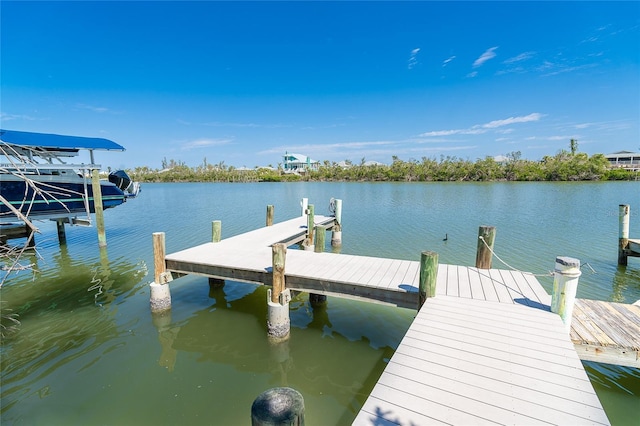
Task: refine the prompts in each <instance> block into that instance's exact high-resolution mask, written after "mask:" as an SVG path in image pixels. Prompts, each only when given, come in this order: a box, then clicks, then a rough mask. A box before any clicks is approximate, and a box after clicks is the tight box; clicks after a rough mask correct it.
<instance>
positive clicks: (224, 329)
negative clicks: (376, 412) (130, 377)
mask: <svg viewBox="0 0 640 426" xmlns="http://www.w3.org/2000/svg"><path fill="white" fill-rule="evenodd" d="M234 285H244V284H239V283H233V282H228V283H227V285H226V286H225V287H212V288H210V290H209V297H210V298H212V299H213V303H212V304H211V305H210V306H207V307H205V308H203V309H200V310H198V311H196V312H194V313H193V314H192V315H191V316H190V317H189V318H188V319H186V320H184V321H180V322H179V323H176V324H171V315H170V314H166V315H164V316H156V315H154V316H153V323H154V325H155V326H156V329H157V331H158V337H159V341H160V351H161V353H160V357H159V365H160V366H161V367H165V368H167V370H168V371H170V372H172V371H174V369H175V366H176V358H177V357H179V356H180V354H183V353H191V354H196V355H197V357H196V359H197V362H199V363H213V364H224V365H227V366H231V367H232V368H233V369H234V370H236V371H239V372H244V373H252V374H265V373H266V374H268V378H267V381H268V383H269V384H270V385H271V386H274V387H276V386H291V387H294V388H295V389H296V390H298V391H299V392H301V393H302V394H303V395H305V396H313V395H315V396H321V395H332V396H333V397H334V398H337V399H338V400H339V402H340V404H343V405H344V406H350V405H353V406H360V405H361V404H362V403H363V402H364V399H366V396H367V395H368V392H369V391H370V390H371V388H372V386H373V383H374V382H375V379H376V378H377V377H378V376H379V374H380V372H381V371H382V369H383V368H384V366H385V365H386V362H387V361H388V359H389V358H390V356H391V354H392V352H393V349H392V348H391V346H390V345H385V346H383V347H378V348H376V349H373V346H372V344H371V338H370V336H368V335H367V333H369V332H370V333H376V332H378V331H379V330H377V327H373V328H364V329H359V330H357V331H355V329H354V328H352V327H351V326H348V328H349V330H348V332H347V333H346V334H343V332H342V331H341V329H340V327H336V326H334V325H333V324H332V322H331V319H330V317H331V315H332V309H331V302H334V301H335V299H331V300H330V301H329V302H328V303H326V304H319V305H312V304H310V303H309V301H308V296H309V295H308V294H306V293H300V294H298V295H296V296H294V298H293V300H292V301H291V303H290V309H291V318H292V330H291V337H290V339H289V340H288V341H285V342H281V343H271V342H270V341H269V339H268V338H267V327H266V318H267V293H266V287H264V286H256V287H255V290H254V291H251V292H249V293H248V294H246V295H244V296H243V297H240V298H237V299H233V300H231V298H230V297H229V296H228V295H227V293H226V291H227V290H229V289H230V288H233V286H234ZM337 305H338V312H335V314H336V315H340V312H339V309H340V306H339V305H340V304H339V303H338V304H337ZM361 321H366V318H362V319H360V320H358V319H355V321H354V323H355V324H356V325H355V327H356V328H358V326H357V324H359V323H361ZM407 326H408V323H407ZM390 327H392V328H395V327H396V324H393V325H390ZM238 330H242V333H238ZM318 331H320V333H318ZM395 331H397V330H395ZM354 332H356V333H358V335H359V338H358V339H354V336H353V334H354ZM347 335H348V336H349V337H347ZM389 343H390V342H389ZM390 344H392V343H390ZM320 354H321V355H320ZM363 366H368V369H366V368H365V369H363ZM354 371H364V372H365V374H364V375H363V377H361V378H360V380H354V376H353V374H343V373H344V372H350V373H353V372H354ZM369 377H374V381H369V380H368V379H369ZM354 398H356V399H357V400H358V402H355V403H354Z"/></svg>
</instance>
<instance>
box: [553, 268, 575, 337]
mask: <svg viewBox="0 0 640 426" xmlns="http://www.w3.org/2000/svg"><path fill="white" fill-rule="evenodd" d="M580 275H582V272H581V271H580V260H578V259H574V258H572V257H564V256H558V257H556V267H555V271H554V278H553V294H552V295H551V312H555V313H556V314H558V315H560V318H562V322H564V328H565V331H566V332H567V333H569V332H571V317H572V315H573V305H574V304H575V301H576V292H577V291H578V280H579V279H580Z"/></svg>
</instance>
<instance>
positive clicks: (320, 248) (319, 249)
mask: <svg viewBox="0 0 640 426" xmlns="http://www.w3.org/2000/svg"><path fill="white" fill-rule="evenodd" d="M315 230H316V242H315V250H314V251H315V252H316V253H323V252H324V246H325V240H326V236H327V227H326V226H323V225H316V226H315ZM309 303H311V305H321V304H324V303H327V296H326V295H325V294H316V293H309Z"/></svg>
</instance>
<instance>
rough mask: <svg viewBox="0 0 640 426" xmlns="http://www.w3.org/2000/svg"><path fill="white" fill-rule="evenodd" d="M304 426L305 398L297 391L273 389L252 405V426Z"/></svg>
mask: <svg viewBox="0 0 640 426" xmlns="http://www.w3.org/2000/svg"><path fill="white" fill-rule="evenodd" d="M293 425H299V426H303V425H304V398H303V397H302V394H300V392H298V391H297V390H295V389H292V388H288V387H281V388H272V389H269V390H266V391H264V392H262V393H261V394H260V395H258V397H257V398H256V399H255V400H254V401H253V404H252V405H251V426H293Z"/></svg>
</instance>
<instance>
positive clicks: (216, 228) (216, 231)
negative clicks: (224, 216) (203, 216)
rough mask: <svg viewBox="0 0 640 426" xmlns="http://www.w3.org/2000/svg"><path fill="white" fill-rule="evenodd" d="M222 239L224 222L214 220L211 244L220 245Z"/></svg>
mask: <svg viewBox="0 0 640 426" xmlns="http://www.w3.org/2000/svg"><path fill="white" fill-rule="evenodd" d="M221 239H222V222H221V221H219V220H214V221H213V222H211V242H212V243H219V242H220V240H221Z"/></svg>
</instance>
